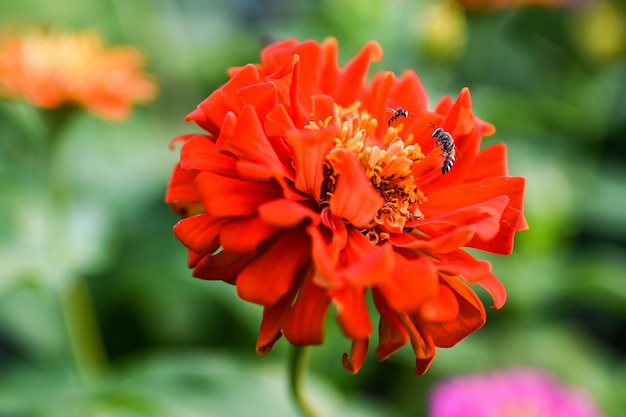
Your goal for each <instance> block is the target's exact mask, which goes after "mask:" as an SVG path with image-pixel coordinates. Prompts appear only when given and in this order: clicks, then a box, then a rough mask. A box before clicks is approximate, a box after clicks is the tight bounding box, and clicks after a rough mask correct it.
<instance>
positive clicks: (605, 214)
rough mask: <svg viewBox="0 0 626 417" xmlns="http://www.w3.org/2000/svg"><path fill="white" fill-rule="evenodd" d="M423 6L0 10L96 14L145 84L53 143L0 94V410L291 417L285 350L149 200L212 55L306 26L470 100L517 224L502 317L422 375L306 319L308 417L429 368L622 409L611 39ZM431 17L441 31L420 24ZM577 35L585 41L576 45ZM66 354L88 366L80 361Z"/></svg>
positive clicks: (503, 265) (101, 5) (620, 157)
mask: <svg viewBox="0 0 626 417" xmlns="http://www.w3.org/2000/svg"><path fill="white" fill-rule="evenodd" d="M435 3H436V2H435ZM590 3H593V2H590ZM602 3H603V6H602V7H605V6H606V5H609V6H608V7H609V8H611V7H612V9H611V10H612V12H611V13H615V14H617V15H618V16H621V20H619V19H618V20H617V23H616V22H615V21H612V22H613V23H612V24H613V25H614V27H613V26H612V28H613V29H612V30H613V31H612V32H610V33H609V32H607V34H606V36H612V35H611V34H612V33H615V31H618V32H619V30H620V27H619V22H620V21H622V22H623V21H626V12H625V11H624V9H623V8H620V7H619V5H618V4H613V3H610V2H602ZM433 6H436V4H433V2H428V1H425V0H424V1H418V2H410V1H402V0H394V1H389V2H375V1H366V2H361V1H355V0H339V1H322V2H314V1H312V0H299V1H294V2H289V1H286V0H268V1H253V0H237V1H232V2H213V1H209V2H202V1H197V0H196V1H192V0H178V1H175V0H160V1H155V2H149V1H146V0H143V1H133V2H122V1H108V0H92V1H89V2H84V1H78V0H59V1H57V2H49V1H43V0H27V1H22V2H2V3H1V4H0V16H1V17H0V28H4V27H8V26H10V25H12V24H13V23H14V22H38V23H43V24H47V25H53V26H61V27H65V28H68V29H71V30H81V29H86V28H96V29H98V30H99V31H101V32H102V33H103V36H104V38H105V39H107V42H108V43H110V44H115V43H122V44H133V45H135V46H138V47H139V48H141V49H142V50H143V51H144V52H145V53H146V55H147V56H148V65H149V69H150V71H151V72H153V73H154V74H156V78H157V81H158V83H159V84H160V90H161V91H160V96H159V98H158V99H157V100H156V101H155V102H154V103H151V104H149V105H146V106H144V107H141V108H139V109H137V110H136V111H135V112H134V113H133V115H132V117H131V118H130V119H128V120H127V121H125V122H123V123H121V124H109V123H106V122H104V121H102V120H100V119H98V118H96V117H94V116H90V115H87V114H84V113H78V114H75V115H74V116H73V117H72V118H70V119H68V120H67V123H66V124H65V125H64V127H63V130H61V131H60V132H58V135H59V136H58V138H57V144H58V146H56V147H55V148H54V149H51V146H50V143H49V140H48V139H49V137H48V133H49V132H48V127H49V126H48V125H47V120H46V118H45V116H43V115H42V113H41V112H39V111H38V110H36V109H34V108H31V107H30V106H28V105H26V104H24V103H21V102H13V101H2V102H0V189H1V190H2V197H0V218H1V219H2V222H0V259H1V260H2V261H1V262H0V415H3V416H4V415H7V416H9V415H10V416H19V417H21V416H24V417H57V416H58V417H61V416H63V417H72V416H121V417H126V416H128V417H130V416H164V417H165V416H189V417H191V416H249V415H286V416H291V415H296V410H295V409H294V406H293V404H292V403H291V402H290V401H289V398H288V389H287V386H286V383H287V382H286V381H287V378H286V371H285V369H284V368H285V365H286V363H287V360H286V353H287V352H286V350H287V344H286V342H284V341H279V342H278V344H277V345H276V347H275V349H274V350H273V351H272V352H271V353H270V354H269V355H268V356H267V357H265V358H257V357H256V355H255V354H254V346H255V342H256V336H257V332H258V325H259V323H260V313H261V312H260V309H259V308H257V307H255V306H251V305H249V304H247V303H244V302H241V301H240V300H238V299H237V297H236V295H235V292H234V289H233V288H232V287H230V286H227V285H225V284H223V283H218V282H204V281H199V280H196V279H194V278H192V277H191V273H190V271H189V270H188V269H187V268H186V267H185V263H186V253H185V250H184V248H183V247H182V245H180V244H179V242H178V241H177V240H176V239H175V238H174V236H173V235H172V231H171V227H172V225H173V224H174V223H175V222H176V221H177V217H176V215H174V214H173V213H172V212H171V211H170V210H169V208H168V207H166V206H165V204H164V203H163V198H164V192H165V188H166V185H167V181H168V177H169V174H170V172H171V169H172V167H173V166H174V163H175V161H176V160H177V157H178V156H177V154H176V152H175V151H172V150H170V149H169V148H168V143H169V141H170V140H171V139H173V138H174V137H176V136H177V135H179V134H183V133H189V132H194V131H196V130H197V128H196V127H194V126H191V125H186V124H185V123H184V121H183V120H184V116H185V115H186V114H187V113H189V112H190V111H191V110H193V109H194V107H195V106H196V104H197V103H198V102H200V101H201V100H202V99H203V98H204V97H206V96H207V95H208V94H209V93H210V92H211V91H213V89H214V88H215V87H217V86H218V85H220V84H221V83H223V82H224V81H225V80H226V70H227V69H228V68H229V67H231V66H237V65H242V64H245V63H248V62H254V61H256V60H258V52H259V50H260V48H261V47H262V46H263V45H264V44H266V43H268V42H269V41H273V40H278V39H281V38H284V37H297V38H299V39H304V38H307V37H314V38H316V39H319V40H322V39H323V38H325V37H326V36H335V37H337V38H338V40H339V43H340V46H341V51H340V52H341V54H342V56H350V55H354V53H356V52H357V51H358V49H359V48H360V46H361V45H362V44H363V43H364V42H366V41H367V40H369V39H375V40H378V41H379V42H380V43H381V44H382V46H383V48H384V50H385V56H384V58H383V63H382V64H377V65H380V66H382V67H384V68H390V69H393V70H394V71H396V72H397V73H400V72H401V71H402V70H403V69H404V68H406V67H412V68H414V69H415V71H416V72H417V73H418V74H419V75H420V77H421V79H422V81H423V82H424V84H425V86H426V89H427V91H428V92H429V94H430V95H431V103H433V102H435V101H436V100H437V99H438V98H439V97H440V96H441V95H443V94H451V95H455V94H456V93H457V92H458V91H459V90H460V88H461V87H463V86H466V85H467V86H469V87H470V89H471V91H472V96H473V103H474V107H475V109H476V113H477V114H478V115H479V116H480V117H481V118H483V119H485V120H488V121H490V122H492V123H494V124H495V125H496V127H497V128H498V132H497V133H496V135H495V136H494V137H493V138H488V139H487V145H488V144H489V143H495V142H502V141H504V142H506V143H507V145H508V149H509V160H510V171H511V173H512V174H514V175H521V176H525V177H527V194H526V203H525V206H526V210H527V212H526V217H527V219H528V221H529V223H530V230H528V231H525V232H523V233H520V234H519V235H518V237H517V241H516V245H517V247H516V250H515V252H514V254H513V255H512V256H509V257H496V256H492V257H489V260H491V261H492V263H493V267H494V271H495V273H496V275H497V276H499V277H500V278H501V279H502V281H503V282H504V284H505V286H506V287H507V290H508V293H509V300H508V302H507V304H506V306H505V307H504V309H502V310H501V311H490V312H489V320H488V323H487V325H486V326H485V328H484V329H481V330H480V331H478V332H477V333H476V334H474V335H472V336H470V337H469V338H467V339H466V340H464V341H462V342H461V343H460V344H459V345H458V346H456V347H454V348H452V349H447V350H443V349H441V350H440V351H439V353H438V357H437V359H436V360H435V362H434V364H433V366H432V369H431V370H430V371H429V373H428V374H427V375H426V376H424V377H416V376H414V375H413V374H412V364H413V356H412V352H411V351H410V349H409V348H405V349H403V350H402V351H401V352H400V354H399V355H397V356H394V357H392V358H391V359H389V360H388V361H386V362H384V363H380V364H378V363H376V362H375V360H374V358H373V354H370V355H371V356H372V357H371V358H368V359H369V360H368V361H366V364H365V366H364V368H363V370H362V371H361V372H360V373H359V374H358V375H357V376H351V375H347V374H346V373H345V371H343V369H342V367H341V355H342V353H343V352H345V351H348V350H349V347H350V346H349V342H348V341H347V340H346V339H345V338H344V337H343V336H342V335H341V333H340V331H339V329H338V328H337V327H336V324H334V322H332V321H329V323H328V334H327V340H326V343H325V344H324V345H323V346H321V347H319V348H316V349H313V352H312V363H313V366H312V367H311V374H312V381H311V383H310V384H308V385H307V387H306V389H307V391H310V395H311V397H312V402H313V403H314V404H319V408H320V410H321V411H324V412H325V415H354V416H357V415H358V416H370V415H371V416H373V415H398V416H409V415H411V416H414V415H425V410H426V405H425V404H426V401H427V393H428V389H429V387H430V386H432V384H433V383H435V382H436V381H438V380H440V379H441V378H444V377H447V376H452V375H455V374H458V373H463V372H471V371H482V370H488V369H493V368H497V367H505V366H509V365H531V366H539V367H543V368H546V369H548V370H551V371H552V372H554V373H556V374H557V375H559V376H560V377H561V378H563V380H564V381H566V382H567V383H570V384H572V385H577V386H581V387H583V388H585V389H587V390H589V391H590V392H591V393H592V394H593V395H594V396H595V397H596V399H597V400H598V402H599V403H600V405H601V406H602V408H603V409H604V411H605V412H606V414H607V415H611V416H614V417H618V416H621V415H623V410H624V409H626V402H625V400H624V398H626V392H625V388H624V386H625V385H624V377H623V375H625V373H624V371H626V338H625V336H624V332H623V329H624V326H625V325H626V308H625V307H624V306H626V286H625V285H624V278H625V275H624V271H625V270H626V263H625V261H624V259H626V257H625V255H626V215H625V214H624V207H626V187H625V185H624V179H625V178H626V172H625V171H624V168H623V166H624V163H625V159H626V146H625V145H624V143H625V142H624V140H623V139H624V136H625V135H626V107H625V106H624V101H623V97H624V92H625V90H624V89H625V87H624V86H626V45H624V42H625V41H624V39H626V38H623V39H622V40H621V44H620V42H619V41H618V40H617V41H616V40H615V39H600V38H598V36H605V35H604V34H602V33H601V34H600V35H598V33H597V32H593V31H592V29H593V27H594V26H593V24H594V23H593V22H591V23H589V25H586V24H585V22H586V20H585V19H586V16H596V15H594V14H593V13H591V12H592V11H593V10H591V11H590V9H588V7H591V6H586V7H587V8H584V9H583V8H576V7H571V8H566V9H549V8H541V7H534V8H528V9H522V10H504V11H499V12H489V13H468V12H465V11H463V10H462V9H460V8H459V7H448V6H449V5H447V6H446V7H447V8H444V9H437V10H436V13H435V14H433V13H434V12H433V10H432V9H431V8H432V7H433ZM603 10H604V9H603ZM603 10H600V11H593V12H594V13H596V12H597V13H605V12H604V11H603ZM425 16H428V18H425ZM594 18H596V17H594ZM433 19H436V20H435V21H434V23H436V24H434V25H432V23H433ZM438 25H440V26H446V25H458V27H456V26H455V27H454V28H450V29H451V30H450V31H449V32H444V33H437V34H435V33H433V30H434V29H432V28H431V26H433V27H437V26H438ZM615 25H617V26H615ZM587 27H589V28H591V29H589V32H585V30H586V29H585V28H587ZM616 28H617V29H616ZM622 29H623V28H622ZM447 33H452V34H453V35H454V37H455V38H454V39H452V38H448V39H447V38H446V37H445V36H446V34H447ZM435 35H436V36H435ZM592 35H593V36H595V38H593V39H592V40H596V43H597V44H598V45H603V46H602V48H604V49H598V50H594V49H593V45H594V43H593V42H591V41H590V39H588V38H589V36H592ZM461 37H462V39H460V38H461ZM609 41H610V42H609ZM606 45H612V48H613V49H611V50H610V54H609V53H607V52H606V51H607V49H606ZM446 48H449V49H446ZM343 62H345V60H344V61H343ZM50 155H52V156H50ZM480 256H481V257H485V255H484V254H481V255H480ZM79 283H83V284H85V285H86V288H87V290H88V291H87V292H86V295H85V294H83V296H82V298H80V299H78V300H76V303H74V304H73V306H71V305H70V306H68V305H67V304H64V302H63V299H64V298H63V294H82V293H81V292H78V293H76V292H75V291H78V290H77V288H79V287H78V285H79ZM486 301H487V302H488V300H486ZM89 311H91V312H92V313H93V316H91V315H90V313H89ZM68 315H70V316H80V317H78V318H79V324H80V323H82V325H83V326H87V333H88V334H91V336H93V340H95V341H96V345H95V346H91V345H89V343H87V342H85V341H84V340H82V339H81V337H84V334H83V336H80V334H79V335H76V334H74V333H72V331H71V329H69V330H68V327H67V323H68V319H67V318H68ZM74 318H76V317H74ZM70 322H71V320H70ZM93 340H92V342H93ZM373 342H374V343H375V341H373ZM98 343H100V346H98ZM90 346H91V347H90ZM81 352H82V353H81ZM98 352H100V353H98ZM77 353H78V356H77ZM103 353H104V354H105V357H104V356H102V354H103ZM89 358H91V359H89ZM90 360H95V361H102V362H101V364H100V365H99V367H96V368H97V369H91V370H90V369H89V365H88V363H89V361H90ZM391 404H393V405H391Z"/></svg>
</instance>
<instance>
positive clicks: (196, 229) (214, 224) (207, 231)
mask: <svg viewBox="0 0 626 417" xmlns="http://www.w3.org/2000/svg"><path fill="white" fill-rule="evenodd" d="M223 225H224V220H223V219H216V218H214V217H212V216H209V215H208V214H206V213H202V214H197V215H195V216H191V217H187V218H185V219H182V220H179V221H178V223H176V224H175V225H174V236H176V237H177V238H178V239H179V240H180V241H181V242H182V243H183V244H184V245H185V246H186V247H188V248H189V249H191V250H193V251H194V252H196V253H197V254H201V255H202V254H206V253H209V252H212V251H213V250H214V248H215V242H216V241H217V240H218V236H219V232H220V229H221V228H222V226H223Z"/></svg>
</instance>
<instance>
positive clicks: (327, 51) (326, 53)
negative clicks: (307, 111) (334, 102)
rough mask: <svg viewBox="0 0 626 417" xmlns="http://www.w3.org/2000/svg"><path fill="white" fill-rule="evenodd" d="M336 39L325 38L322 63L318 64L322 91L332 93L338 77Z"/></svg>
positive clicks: (334, 90)
mask: <svg viewBox="0 0 626 417" xmlns="http://www.w3.org/2000/svg"><path fill="white" fill-rule="evenodd" d="M338 48H339V47H338V44H337V39H335V38H327V39H325V40H324V43H322V63H321V65H320V67H321V68H320V70H321V71H320V85H321V87H322V92H324V93H327V94H330V95H334V94H335V93H336V91H337V84H338V79H339V63H338V62H337V55H338V53H337V52H338Z"/></svg>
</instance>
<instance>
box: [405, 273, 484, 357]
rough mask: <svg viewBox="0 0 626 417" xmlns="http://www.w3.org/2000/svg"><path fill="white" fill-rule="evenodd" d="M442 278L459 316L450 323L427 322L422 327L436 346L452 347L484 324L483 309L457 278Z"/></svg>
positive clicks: (471, 292) (470, 291) (474, 294)
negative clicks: (454, 302)
mask: <svg viewBox="0 0 626 417" xmlns="http://www.w3.org/2000/svg"><path fill="white" fill-rule="evenodd" d="M442 278H443V279H444V280H445V282H446V284H447V285H449V286H450V289H452V291H453V293H454V295H455V297H456V300H457V302H458V308H459V310H458V312H459V314H458V315H457V316H456V317H455V318H454V319H453V320H450V321H443V322H435V321H427V322H424V324H423V325H424V331H426V332H428V334H429V335H430V336H431V337H432V340H433V342H434V343H435V345H436V346H439V347H452V346H454V345H456V344H457V343H458V342H459V341H461V340H462V339H463V338H465V337H466V336H468V335H469V334H471V333H473V332H474V331H476V330H478V329H479V328H480V327H482V325H483V324H485V319H486V316H485V309H484V307H483V304H482V302H481V301H480V298H478V296H477V295H476V293H474V291H472V290H471V289H470V288H469V287H468V286H467V285H466V284H464V283H463V282H461V281H460V280H459V279H458V278H454V277H446V276H443V277H442ZM446 284H444V283H442V286H444V285H446ZM416 319H417V318H416Z"/></svg>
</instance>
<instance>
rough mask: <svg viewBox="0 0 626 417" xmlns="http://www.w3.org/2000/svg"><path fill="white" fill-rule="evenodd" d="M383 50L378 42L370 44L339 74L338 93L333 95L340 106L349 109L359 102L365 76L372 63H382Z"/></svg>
mask: <svg viewBox="0 0 626 417" xmlns="http://www.w3.org/2000/svg"><path fill="white" fill-rule="evenodd" d="M382 57H383V49H382V48H381V47H380V45H379V44H378V43H377V42H374V41H371V42H368V43H367V44H366V45H365V46H364V47H363V49H361V51H360V52H359V54H358V55H357V56H355V57H354V58H353V59H352V60H351V61H350V62H348V64H347V65H346V67H345V69H343V70H341V71H340V72H339V74H340V75H339V81H338V87H339V88H338V91H336V92H335V94H332V95H333V96H334V97H335V100H336V102H337V103H338V104H340V105H342V106H344V107H347V106H349V105H351V104H352V103H354V102H355V101H357V99H358V96H359V94H360V93H361V90H362V89H363V86H364V84H365V76H366V75H367V72H368V70H369V66H370V63H371V62H372V61H380V59H381V58H382Z"/></svg>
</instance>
